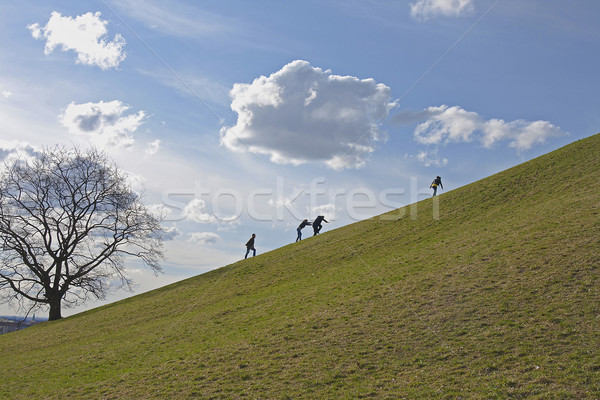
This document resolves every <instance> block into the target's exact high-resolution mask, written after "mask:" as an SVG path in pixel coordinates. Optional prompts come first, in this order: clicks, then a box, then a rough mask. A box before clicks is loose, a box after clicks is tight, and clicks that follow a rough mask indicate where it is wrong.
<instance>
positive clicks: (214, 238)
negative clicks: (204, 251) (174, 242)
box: [189, 232, 221, 245]
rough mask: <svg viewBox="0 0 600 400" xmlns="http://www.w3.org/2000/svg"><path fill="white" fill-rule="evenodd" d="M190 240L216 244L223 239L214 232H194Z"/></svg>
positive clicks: (203, 243)
mask: <svg viewBox="0 0 600 400" xmlns="http://www.w3.org/2000/svg"><path fill="white" fill-rule="evenodd" d="M189 241H190V242H193V243H198V244H202V245H214V244H217V243H219V242H220V241H221V236H219V235H218V234H216V233H213V232H194V233H191V234H190V239H189Z"/></svg>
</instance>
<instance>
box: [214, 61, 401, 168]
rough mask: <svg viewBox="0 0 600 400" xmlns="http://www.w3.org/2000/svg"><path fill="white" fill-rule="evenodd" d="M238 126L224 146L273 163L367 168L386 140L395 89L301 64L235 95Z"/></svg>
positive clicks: (241, 87)
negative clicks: (385, 125)
mask: <svg viewBox="0 0 600 400" xmlns="http://www.w3.org/2000/svg"><path fill="white" fill-rule="evenodd" d="M231 96H232V103H231V108H232V110H233V111H235V112H236V113H237V114H238V120H237V124H236V125H234V126H229V127H228V126H225V127H223V128H222V129H221V143H222V144H223V145H225V146H226V147H227V148H229V149H231V150H234V151H239V152H246V151H249V152H253V153H259V154H266V155H269V156H270V158H271V161H272V162H275V163H280V164H294V165H299V164H303V163H306V162H323V163H325V164H326V165H327V166H328V167H330V168H332V169H335V170H340V169H344V168H356V167H360V166H362V165H363V164H364V163H365V161H366V158H367V156H368V155H369V154H370V153H372V152H373V151H374V150H375V144H376V142H378V141H383V140H385V139H386V135H385V133H384V132H382V131H381V130H380V129H379V121H380V120H381V119H383V118H384V117H386V116H387V114H388V112H389V110H390V109H391V108H392V107H393V104H392V103H390V88H389V87H387V86H385V85H383V84H377V83H375V81H374V80H373V79H362V80H361V79H358V78H355V77H352V76H339V75H333V74H332V73H331V71H329V70H327V71H323V70H322V69H320V68H316V67H312V66H311V65H310V64H309V63H308V62H306V61H302V60H297V61H293V62H291V63H289V64H287V65H286V66H284V67H283V68H282V69H281V70H280V71H278V72H276V73H274V74H271V75H270V76H268V77H265V76H261V77H260V78H257V79H255V80H254V82H252V83H251V84H245V83H237V84H235V85H234V87H233V89H232V90H231Z"/></svg>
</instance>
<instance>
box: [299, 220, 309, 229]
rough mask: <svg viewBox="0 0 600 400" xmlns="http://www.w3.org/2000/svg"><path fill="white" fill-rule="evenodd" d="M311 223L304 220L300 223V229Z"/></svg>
mask: <svg viewBox="0 0 600 400" xmlns="http://www.w3.org/2000/svg"><path fill="white" fill-rule="evenodd" d="M310 224H311V223H310V222H308V221H302V223H301V224H300V225H298V229H302V228H304V227H305V226H307V225H310Z"/></svg>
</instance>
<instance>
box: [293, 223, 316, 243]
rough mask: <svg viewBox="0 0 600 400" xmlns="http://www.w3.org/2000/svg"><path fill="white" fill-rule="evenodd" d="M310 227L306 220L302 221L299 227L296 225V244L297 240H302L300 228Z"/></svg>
mask: <svg viewBox="0 0 600 400" xmlns="http://www.w3.org/2000/svg"><path fill="white" fill-rule="evenodd" d="M310 225H312V224H311V223H310V222H308V220H307V219H305V220H304V221H302V222H301V223H300V225H298V228H297V229H296V232H298V237H297V238H296V242H297V241H298V240H302V228H304V227H305V226H310Z"/></svg>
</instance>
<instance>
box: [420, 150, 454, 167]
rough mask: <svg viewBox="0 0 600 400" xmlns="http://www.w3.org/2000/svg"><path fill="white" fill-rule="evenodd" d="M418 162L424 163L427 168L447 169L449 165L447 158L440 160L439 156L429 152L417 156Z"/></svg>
mask: <svg viewBox="0 0 600 400" xmlns="http://www.w3.org/2000/svg"><path fill="white" fill-rule="evenodd" d="M417 160H419V161H420V162H421V163H423V164H424V165H425V166H426V167H431V166H434V167H445V166H446V165H448V159H447V158H442V159H440V158H439V157H438V156H437V154H432V153H430V152H428V151H422V152H420V153H419V154H417Z"/></svg>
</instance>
